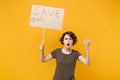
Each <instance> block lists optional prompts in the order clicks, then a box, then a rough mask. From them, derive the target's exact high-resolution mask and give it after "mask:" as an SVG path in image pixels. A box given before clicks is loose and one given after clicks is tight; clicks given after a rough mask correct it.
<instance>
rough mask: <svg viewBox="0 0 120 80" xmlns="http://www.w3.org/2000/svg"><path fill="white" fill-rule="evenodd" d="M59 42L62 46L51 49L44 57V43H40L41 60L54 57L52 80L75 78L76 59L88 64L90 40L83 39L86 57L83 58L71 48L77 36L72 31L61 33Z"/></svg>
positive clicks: (44, 60)
mask: <svg viewBox="0 0 120 80" xmlns="http://www.w3.org/2000/svg"><path fill="white" fill-rule="evenodd" d="M60 42H61V44H63V45H64V47H63V48H58V49H55V50H53V51H52V52H51V53H50V54H49V55H48V56H46V57H45V55H44V45H43V44H42V45H40V50H41V54H40V58H41V61H42V62H46V61H48V60H51V59H53V58H55V59H56V64H57V66H56V71H55V74H54V78H53V80H75V77H74V71H75V66H76V60H79V61H81V62H82V63H84V64H86V65H90V54H89V46H90V41H89V40H85V41H84V43H85V47H86V58H84V57H83V56H82V55H81V53H79V52H78V51H77V50H73V49H72V46H73V45H75V44H76V42H77V37H76V35H75V34H74V33H73V32H71V31H68V32H65V33H63V35H62V36H61V38H60Z"/></svg>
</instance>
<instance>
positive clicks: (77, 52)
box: [72, 49, 81, 56]
mask: <svg viewBox="0 0 120 80" xmlns="http://www.w3.org/2000/svg"><path fill="white" fill-rule="evenodd" d="M72 51H73V53H74V54H76V55H78V56H80V55H81V53H80V52H79V51H77V50H74V49H73V50H72Z"/></svg>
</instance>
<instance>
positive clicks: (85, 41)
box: [84, 39, 90, 47]
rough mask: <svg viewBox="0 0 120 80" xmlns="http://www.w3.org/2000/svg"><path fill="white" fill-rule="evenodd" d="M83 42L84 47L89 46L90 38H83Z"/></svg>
mask: <svg viewBox="0 0 120 80" xmlns="http://www.w3.org/2000/svg"><path fill="white" fill-rule="evenodd" d="M84 44H85V46H86V47H89V45H90V40H89V39H86V40H84Z"/></svg>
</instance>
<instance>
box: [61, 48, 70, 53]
mask: <svg viewBox="0 0 120 80" xmlns="http://www.w3.org/2000/svg"><path fill="white" fill-rule="evenodd" d="M63 49H64V51H65V52H71V50H72V49H71V48H63Z"/></svg>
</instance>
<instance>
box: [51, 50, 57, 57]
mask: <svg viewBox="0 0 120 80" xmlns="http://www.w3.org/2000/svg"><path fill="white" fill-rule="evenodd" d="M56 53H57V49H55V50H53V51H52V52H51V55H52V57H53V58H56Z"/></svg>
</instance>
